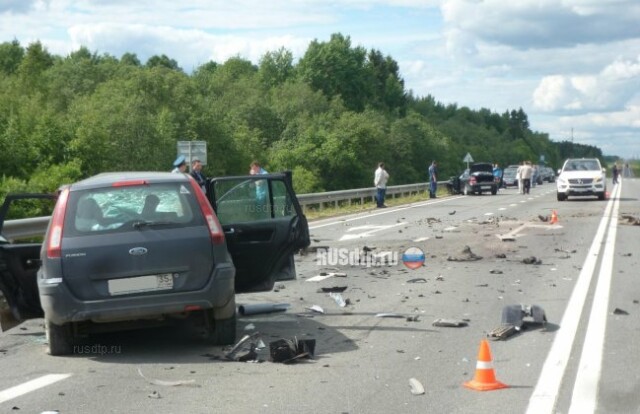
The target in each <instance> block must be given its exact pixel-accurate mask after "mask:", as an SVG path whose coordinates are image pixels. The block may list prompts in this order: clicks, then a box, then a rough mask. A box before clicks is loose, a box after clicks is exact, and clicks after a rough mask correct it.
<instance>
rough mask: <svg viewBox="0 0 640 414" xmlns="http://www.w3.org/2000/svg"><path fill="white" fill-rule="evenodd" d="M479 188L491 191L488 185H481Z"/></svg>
mask: <svg viewBox="0 0 640 414" xmlns="http://www.w3.org/2000/svg"><path fill="white" fill-rule="evenodd" d="M481 188H482V189H483V190H491V186H490V185H483V186H482V187H481Z"/></svg>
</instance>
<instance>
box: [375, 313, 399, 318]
mask: <svg viewBox="0 0 640 414" xmlns="http://www.w3.org/2000/svg"><path fill="white" fill-rule="evenodd" d="M376 318H397V319H404V318H405V316H404V315H401V314H399V313H378V314H376Z"/></svg>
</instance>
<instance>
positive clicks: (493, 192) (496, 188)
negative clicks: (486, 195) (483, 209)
mask: <svg viewBox="0 0 640 414" xmlns="http://www.w3.org/2000/svg"><path fill="white" fill-rule="evenodd" d="M496 194H498V187H493V188H492V189H491V195H496Z"/></svg>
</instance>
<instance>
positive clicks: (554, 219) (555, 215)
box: [549, 210, 558, 224]
mask: <svg viewBox="0 0 640 414" xmlns="http://www.w3.org/2000/svg"><path fill="white" fill-rule="evenodd" d="M557 222H558V213H556V211H555V210H553V211H551V220H550V221H549V224H556V223H557Z"/></svg>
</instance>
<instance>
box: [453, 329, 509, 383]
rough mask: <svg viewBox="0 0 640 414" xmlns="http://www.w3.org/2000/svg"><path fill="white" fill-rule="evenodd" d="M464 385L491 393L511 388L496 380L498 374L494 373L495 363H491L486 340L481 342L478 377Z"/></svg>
mask: <svg viewBox="0 0 640 414" xmlns="http://www.w3.org/2000/svg"><path fill="white" fill-rule="evenodd" d="M463 385H464V386H465V387H467V388H470V389H472V390H476V391H491V390H499V389H501V388H508V387H509V386H508V385H505V384H503V383H501V382H500V381H498V380H497V379H496V374H495V372H494V371H493V362H491V351H490V350H489V342H487V340H486V339H483V340H482V341H481V342H480V351H478V363H477V364H476V375H475V377H473V379H472V380H471V381H468V382H465V383H464V384H463Z"/></svg>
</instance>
